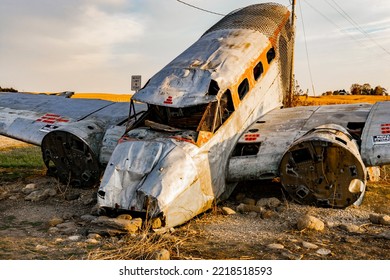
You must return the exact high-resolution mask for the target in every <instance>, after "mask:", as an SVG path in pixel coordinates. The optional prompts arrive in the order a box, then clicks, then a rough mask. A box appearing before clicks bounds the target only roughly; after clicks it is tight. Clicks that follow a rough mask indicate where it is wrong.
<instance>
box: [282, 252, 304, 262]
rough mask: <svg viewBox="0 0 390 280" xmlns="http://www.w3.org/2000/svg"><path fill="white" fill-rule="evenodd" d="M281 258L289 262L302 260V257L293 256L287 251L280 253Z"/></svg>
mask: <svg viewBox="0 0 390 280" xmlns="http://www.w3.org/2000/svg"><path fill="white" fill-rule="evenodd" d="M282 256H283V257H285V258H287V259H289V260H301V259H302V258H303V255H299V254H294V253H291V252H288V251H285V252H282Z"/></svg>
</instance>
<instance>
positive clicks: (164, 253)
mask: <svg viewBox="0 0 390 280" xmlns="http://www.w3.org/2000/svg"><path fill="white" fill-rule="evenodd" d="M170 258H171V256H170V254H169V251H168V250H167V249H160V250H157V251H155V252H154V253H153V259H154V260H170Z"/></svg>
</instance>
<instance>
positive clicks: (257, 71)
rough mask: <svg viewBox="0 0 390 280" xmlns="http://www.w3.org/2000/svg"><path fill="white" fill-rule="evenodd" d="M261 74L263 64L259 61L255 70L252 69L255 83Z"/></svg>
mask: <svg viewBox="0 0 390 280" xmlns="http://www.w3.org/2000/svg"><path fill="white" fill-rule="evenodd" d="M263 72H264V68H263V63H262V62H261V61H260V62H259V63H257V65H256V66H255V68H253V77H254V78H255V80H256V81H257V80H258V79H259V78H260V76H261V74H263Z"/></svg>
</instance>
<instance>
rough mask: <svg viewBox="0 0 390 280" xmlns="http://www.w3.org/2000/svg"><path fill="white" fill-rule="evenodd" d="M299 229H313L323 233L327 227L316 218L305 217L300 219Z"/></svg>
mask: <svg viewBox="0 0 390 280" xmlns="http://www.w3.org/2000/svg"><path fill="white" fill-rule="evenodd" d="M297 227H298V230H304V229H313V230H317V231H322V230H324V228H325V225H324V222H323V221H321V220H320V219H318V218H316V217H313V216H310V215H304V216H302V217H300V218H299V219H298V222H297Z"/></svg>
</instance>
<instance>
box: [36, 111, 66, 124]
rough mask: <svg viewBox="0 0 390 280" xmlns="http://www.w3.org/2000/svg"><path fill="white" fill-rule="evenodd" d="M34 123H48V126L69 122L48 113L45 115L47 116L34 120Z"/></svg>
mask: <svg viewBox="0 0 390 280" xmlns="http://www.w3.org/2000/svg"><path fill="white" fill-rule="evenodd" d="M35 121H37V122H44V123H50V124H53V123H56V122H69V120H68V119H65V118H62V117H61V116H60V115H57V114H50V113H47V114H45V115H43V116H42V117H40V118H38V119H36V120H35Z"/></svg>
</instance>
